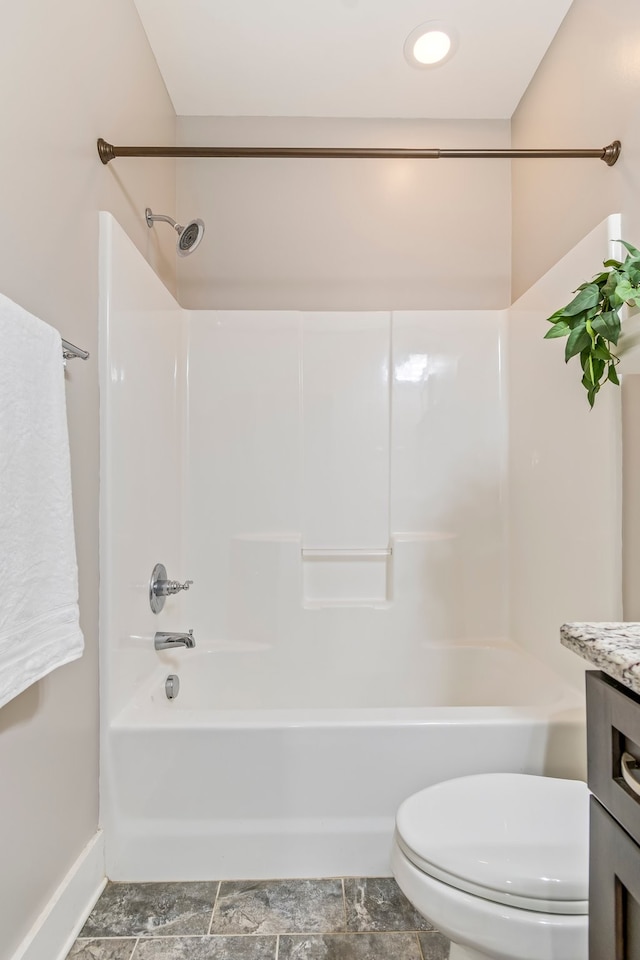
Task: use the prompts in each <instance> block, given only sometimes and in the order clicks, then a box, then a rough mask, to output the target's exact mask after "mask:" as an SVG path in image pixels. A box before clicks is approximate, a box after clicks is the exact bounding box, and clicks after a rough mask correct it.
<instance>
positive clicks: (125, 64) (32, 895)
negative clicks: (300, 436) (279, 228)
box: [0, 0, 175, 960]
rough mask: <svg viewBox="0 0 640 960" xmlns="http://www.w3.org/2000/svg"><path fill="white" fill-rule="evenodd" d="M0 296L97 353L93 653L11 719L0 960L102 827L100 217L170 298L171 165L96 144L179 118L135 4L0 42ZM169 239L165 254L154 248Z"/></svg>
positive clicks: (84, 584) (63, 8) (87, 583)
mask: <svg viewBox="0 0 640 960" xmlns="http://www.w3.org/2000/svg"><path fill="white" fill-rule="evenodd" d="M0 89H2V120H1V128H0V209H2V219H3V223H2V230H1V231H0V291H1V292H2V293H4V294H6V295H7V296H9V297H11V298H13V299H14V300H16V301H18V302H19V303H21V304H22V305H23V306H24V307H26V308H27V309H29V310H31V311H33V312H34V313H36V314H37V315H39V316H40V317H42V319H44V320H46V321H48V322H49V323H51V324H53V325H54V326H55V327H57V328H58V329H59V330H60V331H61V333H62V335H63V336H64V337H65V338H66V339H68V340H71V341H72V342H74V343H76V344H78V345H79V346H82V347H86V348H87V349H89V350H90V351H91V353H92V356H91V359H90V360H88V361H87V362H86V363H82V362H81V361H74V362H73V363H70V364H69V366H68V373H67V404H68V416H69V427H70V436H71V460H72V471H73V490H74V507H75V522H76V540H77V547H78V561H79V568H80V609H81V621H82V627H83V629H84V633H85V638H86V653H85V655H84V657H83V658H82V659H81V660H80V661H77V662H76V663H74V664H71V665H69V666H66V667H63V668H61V669H59V670H57V671H55V672H54V673H53V674H51V675H50V676H49V677H47V678H46V679H45V680H43V681H42V682H40V683H38V684H36V685H35V686H33V687H31V688H30V689H29V690H27V691H26V692H25V693H24V694H22V696H20V697H18V698H17V699H16V700H14V701H12V702H11V703H9V704H8V705H7V706H5V707H4V708H3V709H2V710H0V771H1V774H0V777H1V788H0V850H1V851H2V855H1V857H0V930H1V931H2V937H1V939H0V958H2V960H5V958H7V957H9V956H11V955H12V953H13V952H14V950H15V948H16V946H17V945H18V943H19V942H20V941H21V940H22V938H23V937H24V936H25V934H26V933H27V931H28V929H29V927H30V926H31V924H32V923H33V922H34V920H35V918H36V917H37V915H38V913H39V911H40V910H41V909H42V908H43V906H44V905H45V904H46V902H47V900H48V899H49V897H50V896H51V895H52V893H53V892H54V890H55V888H56V887H57V886H58V884H59V883H60V881H61V880H62V878H63V876H64V874H65V873H66V871H67V870H68V869H69V867H70V866H71V864H72V863H73V861H74V860H75V859H76V857H77V856H78V855H79V853H80V852H81V850H82V848H83V847H84V845H85V844H86V843H87V842H88V840H89V839H90V838H91V836H92V835H93V834H94V832H95V830H96V826H97V818H98V679H97V639H98V638H97V624H98V469H99V465H98V379H97V374H98V366H97V355H96V351H97V309H98V275H97V270H98V247H97V245H98V210H99V209H101V208H102V209H108V210H111V211H112V212H113V213H114V215H115V216H116V217H117V219H118V220H119V221H120V222H121V223H122V224H123V226H124V227H125V229H126V230H127V232H128V233H129V234H130V236H131V237H132V238H133V240H134V241H135V243H136V244H137V245H138V246H139V247H140V249H141V250H142V251H143V253H145V254H146V255H147V256H148V257H149V259H150V260H151V261H152V262H153V263H154V265H155V267H156V269H158V270H159V272H160V273H161V275H162V276H163V279H164V280H165V282H167V284H168V285H169V286H173V263H174V257H173V237H172V234H171V231H169V230H167V233H166V234H161V233H160V231H158V232H157V236H156V238H151V237H150V236H149V231H148V229H147V227H146V225H145V224H144V222H143V210H144V207H145V205H146V204H149V205H151V206H155V207H157V208H159V209H160V208H162V210H163V212H165V211H166V212H168V213H171V212H172V211H173V209H174V205H175V186H174V185H175V179H174V173H175V170H174V166H173V164H172V163H171V162H170V161H152V162H146V161H140V160H135V161H134V160H132V161H129V162H126V161H120V162H118V163H117V164H112V165H111V167H106V168H105V167H103V166H102V164H101V163H100V162H99V160H98V158H97V154H96V152H95V140H96V138H97V137H98V136H104V137H105V138H106V139H110V140H112V141H113V142H116V143H117V142H119V141H120V142H124V143H126V142H128V141H134V140H136V141H137V140H140V141H145V140H147V141H154V140H157V141H167V142H173V139H174V136H175V116H174V113H173V110H172V107H171V103H170V101H169V98H168V96H167V94H166V91H165V88H164V85H163V83H162V80H161V78H160V76H159V73H158V70H157V67H156V64H155V61H154V59H153V57H152V55H151V52H150V50H149V48H148V45H147V42H146V38H145V35H144V33H143V31H142V28H141V25H140V22H139V20H138V17H137V14H136V12H135V8H134V5H133V2H132V0H65V2H64V3H62V4H56V5H54V6H52V5H51V4H50V3H48V2H47V0H20V2H19V3H13V4H5V5H4V8H3V11H2V29H1V30H0ZM158 238H160V240H161V242H162V243H163V245H164V246H163V247H159V246H156V245H155V244H157V241H158Z"/></svg>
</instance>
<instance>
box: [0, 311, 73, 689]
mask: <svg viewBox="0 0 640 960" xmlns="http://www.w3.org/2000/svg"><path fill="white" fill-rule="evenodd" d="M83 645H84V641H83V637H82V632H81V630H80V624H79V622H78V568H77V564H76V551H75V542H74V535H73V513H72V505H71V473H70V468H69V437H68V433H67V416H66V406H65V387H64V367H63V359H62V342H61V338H60V334H59V333H58V332H57V331H56V330H54V329H53V327H50V326H48V325H47V324H46V323H43V322H42V321H41V320H38V318H37V317H34V316H33V315H32V314H30V313H27V311H26V310H23V309H22V307H19V306H18V305H17V304H16V303H13V301H11V300H9V299H7V297H4V296H2V294H0V707H1V706H2V705H3V704H5V703H7V701H8V700H11V699H12V698H13V697H15V696H17V694H19V693H20V692H21V691H22V690H24V689H25V688H26V687H28V686H29V685H30V684H32V683H34V682H35V681H36V680H39V679H40V678H41V677H43V676H45V674H47V673H49V672H50V671H51V670H54V669H55V668H56V667H59V666H61V665H62V664H63V663H69V661H71V660H75V659H76V658H77V657H79V656H81V654H82V650H83Z"/></svg>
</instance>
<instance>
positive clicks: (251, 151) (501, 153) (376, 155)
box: [98, 137, 621, 167]
mask: <svg viewBox="0 0 640 960" xmlns="http://www.w3.org/2000/svg"><path fill="white" fill-rule="evenodd" d="M620 149H621V144H620V141H619V140H614V141H613V142H612V143H610V144H609V145H608V146H606V147H602V148H601V149H600V150H437V149H433V150H427V149H425V150H401V149H396V148H389V149H387V148H381V149H374V148H371V149H369V148H367V147H364V148H361V147H354V148H350V147H114V146H113V144H111V143H107V141H106V140H103V139H102V137H100V139H99V140H98V155H99V157H100V159H101V160H102V162H103V163H109V161H110V160H114V159H115V158H116V157H322V158H330V159H336V158H342V157H346V158H354V159H364V158H373V159H392V158H400V159H406V160H439V159H440V158H449V157H474V158H480V159H489V158H493V157H500V158H505V159H517V158H542V157H548V158H553V157H573V158H583V157H584V158H587V157H595V158H597V159H598V160H604V162H605V163H606V164H607V165H608V166H610V167H612V166H613V165H614V163H615V162H616V160H617V159H618V157H619V156H620Z"/></svg>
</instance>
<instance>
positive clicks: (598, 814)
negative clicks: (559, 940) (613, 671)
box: [586, 671, 640, 960]
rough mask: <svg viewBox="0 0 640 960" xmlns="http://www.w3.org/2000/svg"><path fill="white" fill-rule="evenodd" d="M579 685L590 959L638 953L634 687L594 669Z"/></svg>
mask: <svg viewBox="0 0 640 960" xmlns="http://www.w3.org/2000/svg"><path fill="white" fill-rule="evenodd" d="M586 690H587V764H588V784H589V789H590V790H591V792H592V794H593V796H592V797H591V801H590V804H591V810H590V823H591V826H590V851H589V960H640V770H639V771H638V773H637V774H636V776H637V778H638V780H637V783H638V792H637V793H635V792H634V790H633V788H632V786H629V785H628V784H627V782H625V773H626V776H627V778H630V779H631V780H632V781H635V776H634V769H633V768H634V761H635V759H638V760H639V761H640V695H638V694H637V693H634V691H633V690H631V689H629V688H628V687H626V686H624V685H623V684H621V683H618V681H617V680H614V679H612V678H611V677H609V676H607V674H605V673H600V672H598V671H590V672H588V673H587V675H586ZM623 767H626V769H623Z"/></svg>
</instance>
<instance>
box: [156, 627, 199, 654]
mask: <svg viewBox="0 0 640 960" xmlns="http://www.w3.org/2000/svg"><path fill="white" fill-rule="evenodd" d="M153 645H154V647H155V648H156V650H172V649H173V648H174V647H187V648H188V649H189V650H192V649H193V647H195V645H196V641H195V638H194V636H193V630H189V632H188V633H163V632H159V633H156V635H155V637H154V640H153Z"/></svg>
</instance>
